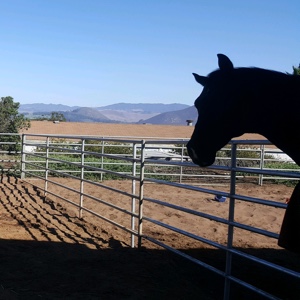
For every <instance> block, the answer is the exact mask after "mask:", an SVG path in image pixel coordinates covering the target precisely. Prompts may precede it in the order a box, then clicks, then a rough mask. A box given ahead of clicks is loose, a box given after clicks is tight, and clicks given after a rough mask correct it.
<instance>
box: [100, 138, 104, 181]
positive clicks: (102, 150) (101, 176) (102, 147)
mask: <svg viewBox="0 0 300 300" xmlns="http://www.w3.org/2000/svg"><path fill="white" fill-rule="evenodd" d="M103 138H104V137H103ZM101 154H102V155H101V169H102V170H103V161H104V158H103V154H104V140H102V146H101ZM100 180H101V181H103V171H101V174H100Z"/></svg>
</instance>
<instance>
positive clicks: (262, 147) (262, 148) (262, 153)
mask: <svg viewBox="0 0 300 300" xmlns="http://www.w3.org/2000/svg"><path fill="white" fill-rule="evenodd" d="M264 166H265V145H260V166H259V168H260V169H261V170H263V168H264ZM263 180H264V175H263V174H259V177H258V184H259V185H263Z"/></svg>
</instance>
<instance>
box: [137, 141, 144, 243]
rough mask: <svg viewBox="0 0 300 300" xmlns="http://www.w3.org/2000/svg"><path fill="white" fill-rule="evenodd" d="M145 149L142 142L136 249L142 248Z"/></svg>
mask: <svg viewBox="0 0 300 300" xmlns="http://www.w3.org/2000/svg"><path fill="white" fill-rule="evenodd" d="M145 147H146V142H145V140H142V143H141V160H140V191H139V217H138V218H139V220H138V221H139V224H138V248H141V246H142V234H143V201H144V173H145Z"/></svg>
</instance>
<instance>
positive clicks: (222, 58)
mask: <svg viewBox="0 0 300 300" xmlns="http://www.w3.org/2000/svg"><path fill="white" fill-rule="evenodd" d="M217 56H218V59H219V60H218V63H219V68H220V70H224V71H230V70H232V69H233V63H232V62H231V60H230V59H229V58H228V57H227V56H226V55H224V54H218V55H217Z"/></svg>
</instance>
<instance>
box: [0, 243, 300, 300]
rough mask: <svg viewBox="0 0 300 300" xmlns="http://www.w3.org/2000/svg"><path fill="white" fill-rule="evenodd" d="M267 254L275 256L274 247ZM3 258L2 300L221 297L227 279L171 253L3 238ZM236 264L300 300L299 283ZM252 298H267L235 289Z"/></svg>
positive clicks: (215, 256)
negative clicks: (96, 248) (92, 247)
mask: <svg viewBox="0 0 300 300" xmlns="http://www.w3.org/2000/svg"><path fill="white" fill-rule="evenodd" d="M113 242H114V241H112V243H113ZM193 251H194V252H195V251H196V252H197V255H199V256H201V257H203V258H204V259H205V260H206V261H207V262H209V261H214V264H220V266H221V265H223V264H224V261H223V259H221V258H220V257H222V256H220V255H219V254H220V253H218V252H219V251H218V250H209V249H197V250H193ZM255 251H262V250H255V249H253V250H252V252H255ZM263 251H265V255H274V253H273V252H274V250H272V249H269V250H263ZM277 251H278V250H277ZM0 257H1V273H0V284H1V288H0V299H222V293H223V278H221V277H219V276H217V275H216V274H214V273H212V272H210V271H208V270H206V269H204V268H202V267H200V266H196V265H194V264H192V263H190V262H187V261H185V260H183V259H181V258H179V257H178V256H175V255H174V254H172V253H170V252H167V251H166V250H147V249H141V250H137V249H131V248H128V247H123V248H121V247H117V249H114V248H107V249H102V250H92V249H89V248H88V247H86V246H84V245H79V244H68V243H60V242H38V241H24V240H0ZM234 265H235V267H236V268H237V272H239V273H240V275H244V276H248V277H249V276H251V277H252V279H253V280H252V281H255V282H256V283H258V282H262V283H261V285H263V287H264V288H265V289H266V290H270V291H272V292H276V294H277V295H278V296H279V297H280V298H281V299H298V296H299V293H300V287H299V282H298V283H297V282H292V281H290V280H289V281H288V282H287V279H286V278H285V277H284V276H282V275H281V276H279V277H278V276H277V277H276V276H274V274H273V272H272V274H270V273H269V272H267V271H266V270H265V269H264V270H263V269H262V270H260V269H257V268H256V269H255V270H256V271H255V272H254V269H253V268H251V266H250V265H249V264H241V262H240V261H237V262H236V263H235V264H234ZM298 265H299V261H298ZM251 270H252V271H251ZM287 287H288V288H287ZM253 297H254V298H255V299H263V298H259V297H258V296H257V295H252V294H251V293H250V292H249V291H245V290H243V289H241V288H240V287H238V286H236V287H234V286H233V288H232V295H231V298H230V299H254V298H253Z"/></svg>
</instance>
